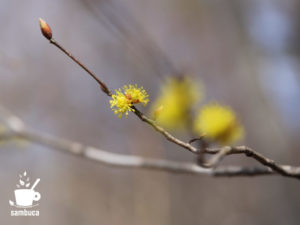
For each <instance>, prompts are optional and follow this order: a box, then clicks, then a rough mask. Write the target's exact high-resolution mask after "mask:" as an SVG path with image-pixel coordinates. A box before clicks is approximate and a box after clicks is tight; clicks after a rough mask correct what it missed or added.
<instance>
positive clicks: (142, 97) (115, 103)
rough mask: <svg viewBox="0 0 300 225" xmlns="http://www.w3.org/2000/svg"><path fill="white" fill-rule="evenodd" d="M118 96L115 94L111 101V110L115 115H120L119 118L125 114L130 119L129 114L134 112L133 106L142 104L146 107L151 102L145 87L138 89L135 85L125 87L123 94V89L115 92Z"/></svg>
mask: <svg viewBox="0 0 300 225" xmlns="http://www.w3.org/2000/svg"><path fill="white" fill-rule="evenodd" d="M115 92H116V94H113V95H112V96H111V97H112V100H110V101H109V102H110V108H111V109H112V110H113V111H114V113H115V114H118V117H119V118H122V115H123V114H125V116H126V118H127V117H128V113H129V112H134V109H133V108H132V106H133V104H138V103H142V104H143V105H144V106H146V105H147V103H148V102H149V98H148V97H149V95H148V94H147V92H146V91H145V90H144V88H143V87H140V88H138V86H137V85H136V84H135V85H131V84H130V85H129V86H127V85H124V87H123V92H122V90H121V89H118V90H115Z"/></svg>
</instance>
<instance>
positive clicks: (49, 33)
mask: <svg viewBox="0 0 300 225" xmlns="http://www.w3.org/2000/svg"><path fill="white" fill-rule="evenodd" d="M39 22H40V27H41V31H42V34H43V35H44V37H45V38H47V39H48V40H50V39H51V38H52V30H51V28H50V26H49V25H48V24H47V23H46V22H45V21H44V20H43V19H41V18H39Z"/></svg>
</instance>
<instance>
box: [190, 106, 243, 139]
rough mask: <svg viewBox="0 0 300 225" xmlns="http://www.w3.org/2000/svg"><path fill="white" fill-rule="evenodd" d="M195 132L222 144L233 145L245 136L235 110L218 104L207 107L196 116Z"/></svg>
mask: <svg viewBox="0 0 300 225" xmlns="http://www.w3.org/2000/svg"><path fill="white" fill-rule="evenodd" d="M195 131H196V132H197V133H198V134H199V135H203V134H204V135H205V136H206V137H208V138H209V139H211V140H212V141H216V142H219V143H220V144H231V143H234V142H236V141H238V140H239V139H241V138H242V137H243V135H244V129H243V127H242V126H241V125H240V123H239V122H238V121H237V118H236V115H235V113H234V112H233V110H232V109H231V108H229V107H227V106H221V105H219V104H217V103H210V104H207V105H205V106H204V107H203V108H202V109H201V110H200V111H199V114H198V115H197V116H196V121H195Z"/></svg>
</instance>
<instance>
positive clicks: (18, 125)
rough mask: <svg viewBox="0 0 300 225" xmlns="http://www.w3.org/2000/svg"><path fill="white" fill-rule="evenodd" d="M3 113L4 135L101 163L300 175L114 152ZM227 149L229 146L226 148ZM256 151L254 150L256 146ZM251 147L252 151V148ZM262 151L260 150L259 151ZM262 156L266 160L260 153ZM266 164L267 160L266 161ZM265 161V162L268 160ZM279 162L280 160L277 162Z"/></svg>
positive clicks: (293, 170) (222, 172)
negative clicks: (46, 131) (43, 130)
mask: <svg viewBox="0 0 300 225" xmlns="http://www.w3.org/2000/svg"><path fill="white" fill-rule="evenodd" d="M0 115H1V116H2V117H4V122H5V123H6V126H7V127H8V130H7V131H6V132H3V133H1V134H0V139H1V140H3V139H12V138H23V139H25V140H28V141H30V142H32V143H36V144H40V145H42V146H46V147H49V148H50V149H53V150H59V151H61V152H64V153H68V154H71V155H74V156H77V157H81V158H83V159H89V160H93V161H96V162H98V163H101V164H104V165H107V166H112V167H125V168H138V169H150V170H159V171H166V172H172V173H175V174H182V173H184V174H194V175H206V176H216V177H234V176H261V175H273V174H277V175H278V174H280V175H283V176H290V177H294V178H299V177H300V167H290V166H281V167H282V168H284V169H285V174H283V173H280V172H279V171H278V170H276V169H271V168H269V167H270V166H269V165H266V166H267V167H265V168H264V167H262V168H260V167H240V166H223V167H218V168H204V167H201V166H199V165H197V164H196V163H189V162H177V161H171V160H162V159H150V158H144V157H140V156H129V155H123V154H117V153H111V152H108V151H104V150H101V149H98V148H95V147H91V146H88V145H83V144H81V143H78V142H74V141H69V140H66V139H63V138H58V137H53V136H50V135H47V134H43V133H41V132H36V131H34V130H32V129H30V128H29V127H27V126H26V125H25V124H24V122H23V121H22V120H21V119H20V118H18V117H16V116H15V115H13V114H11V113H10V112H8V111H7V110H6V109H4V108H3V107H1V106H0ZM229 148H231V147H228V150H227V155H230V154H242V153H244V154H246V153H245V152H247V151H249V150H246V149H244V148H243V147H236V148H231V149H230V150H229ZM224 149H225V148H224ZM252 151H253V150H252ZM252 151H251V152H252ZM206 152H207V153H209V154H215V156H218V157H219V153H220V152H222V153H223V152H225V150H224V151H220V150H218V149H207V150H206ZM256 154H258V153H255V155H256ZM258 155H259V154H258ZM260 157H261V158H263V159H262V160H265V159H264V158H265V157H263V156H261V155H260ZM262 164H264V163H262ZM264 165H265V164H264ZM275 165H276V166H278V165H277V164H275Z"/></svg>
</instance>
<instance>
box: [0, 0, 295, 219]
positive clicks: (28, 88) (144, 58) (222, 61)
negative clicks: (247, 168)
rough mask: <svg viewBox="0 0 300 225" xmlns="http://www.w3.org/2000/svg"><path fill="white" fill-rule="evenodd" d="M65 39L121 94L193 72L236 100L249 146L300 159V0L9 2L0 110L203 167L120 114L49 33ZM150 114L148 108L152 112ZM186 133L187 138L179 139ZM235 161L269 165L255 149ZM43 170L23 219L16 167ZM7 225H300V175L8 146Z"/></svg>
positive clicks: (128, 150)
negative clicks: (32, 213)
mask: <svg viewBox="0 0 300 225" xmlns="http://www.w3.org/2000/svg"><path fill="white" fill-rule="evenodd" d="M39 17H42V18H43V19H45V20H46V21H47V22H48V23H49V24H50V26H51V28H52V31H53V34H54V37H55V39H56V40H57V41H58V42H60V43H61V44H62V45H63V46H64V47H66V48H67V49H69V50H70V51H71V52H72V53H73V54H74V55H75V56H77V57H78V58H79V59H80V60H81V61H82V62H83V63H84V64H86V65H87V66H88V67H89V68H90V69H91V70H92V71H94V72H95V73H96V74H97V75H98V76H99V78H101V79H102V80H104V81H105V82H106V83H107V85H108V86H109V87H110V88H111V89H117V88H120V87H122V86H123V85H124V84H129V83H137V84H138V85H143V86H144V87H145V89H146V90H147V91H148V93H149V95H150V100H151V101H153V99H155V98H156V97H157V96H158V93H159V90H160V85H161V84H162V78H163V79H164V77H166V76H172V75H174V74H178V73H188V74H191V76H193V78H194V79H195V80H199V82H200V80H201V81H202V82H203V83H204V85H205V90H206V98H205V101H210V100H213V99H216V100H218V101H219V102H222V103H223V104H226V105H230V106H231V107H232V108H233V109H234V110H235V111H236V112H237V114H238V115H239V118H240V121H241V122H242V123H243V125H244V126H245V131H246V138H245V140H244V141H243V142H242V144H246V145H249V146H251V147H252V148H254V149H256V150H258V151H259V152H261V153H263V154H265V155H266V156H269V157H270V158H273V159H274V160H276V161H278V162H280V163H282V164H291V165H300V160H299V156H300V153H299V147H300V142H299V132H300V119H299V118H300V117H299V114H300V101H299V99H300V78H299V73H300V66H299V65H300V64H299V54H300V45H299V38H300V22H299V21H300V20H299V18H300V3H299V1H296V0H286V1H279V0H252V1H246V0H242V1H241V0H239V1H237V0H227V1H221V0H213V1H207V0H190V1H184V0H152V1H146V0H144V1H138V0H123V1H120V0H72V1H71V0H52V1H44V0H41V1H33V0H27V1H17V0H1V1H0V30H1V35H0V43H1V44H0V74H1V75H0V104H1V105H2V106H4V107H6V108H8V109H9V110H10V111H12V112H13V113H14V114H16V115H18V116H19V117H21V118H22V119H23V120H24V121H25V122H26V123H27V124H28V125H29V126H31V127H32V128H34V129H35V130H38V131H41V132H46V133H49V134H52V135H55V136H58V137H64V138H68V139H71V140H76V141H78V142H81V143H84V144H88V145H92V146H95V147H99V148H101V149H104V150H108V151H111V152H116V153H122V154H136V155H140V156H147V157H153V158H163V159H173V160H178V161H195V159H194V157H193V155H192V154H191V153H189V152H187V151H184V150H182V149H180V148H178V147H177V146H175V145H174V144H172V143H168V142H167V141H166V140H165V139H164V138H163V137H162V136H161V135H160V134H158V133H156V132H154V131H153V130H152V128H150V127H148V126H147V125H146V124H143V123H142V122H140V121H139V120H138V119H137V118H136V117H135V116H133V115H130V116H129V118H128V119H125V118H123V119H121V120H120V119H118V118H117V116H115V115H114V114H113V113H112V111H111V109H110V106H109V99H108V98H107V97H106V96H105V95H104V94H103V93H102V92H101V91H99V88H98V86H97V84H96V83H95V82H94V81H93V80H92V79H91V78H90V77H88V75H87V74H86V73H85V72H84V71H83V70H82V69H81V68H80V67H78V66H77V65H75V64H74V62H72V61H71V60H70V59H68V58H67V57H66V56H65V55H63V54H62V53H61V52H60V51H58V49H56V48H55V47H54V46H52V45H50V44H49V43H48V41H47V40H45V38H44V37H42V35H41V33H40V29H39V24H38V18H39ZM143 111H145V112H146V111H147V109H143ZM175 134H176V135H177V136H179V137H181V138H183V139H184V140H188V138H190V137H189V136H188V135H186V134H181V133H175ZM223 164H233V165H257V163H255V162H253V160H251V159H247V158H245V157H243V156H232V157H231V158H227V159H226V160H225V161H224V162H223ZM25 170H26V171H27V172H28V174H29V176H30V177H31V178H32V179H35V178H41V182H40V184H39V185H38V187H37V190H38V191H39V192H40V193H41V195H42V199H41V201H40V205H39V210H40V216H39V217H38V218H35V217H11V216H10V210H11V207H10V206H9V204H8V200H9V199H12V198H13V190H14V188H15V184H16V182H17V180H18V174H20V173H21V172H23V171H25ZM0 178H1V193H0V200H1V201H0V221H1V223H2V224H8V223H9V224H21V223H22V224H40V223H41V222H43V224H45V225H46V224H156V225H159V224H178V225H179V224H200V223H203V224H216V225H217V224H230V225H235V224H244V225H248V224H249V225H250V224H265V225H266V224H272V225H273V224H299V220H300V215H299V207H300V197H299V187H300V183H299V181H297V180H293V179H288V178H283V177H278V176H269V177H255V178H247V177H246V178H212V177H204V176H191V175H175V174H169V173H165V172H154V171H145V170H142V171H140V170H131V169H120V168H109V167H105V166H103V165H100V164H97V163H94V162H91V161H87V160H83V159H81V158H76V157H73V156H70V155H65V154H62V153H60V152H57V151H53V150H52V149H48V148H45V147H42V146H38V145H35V144H27V145H25V146H23V145H22V146H20V145H18V144H14V143H13V144H9V143H4V144H2V145H1V146H0Z"/></svg>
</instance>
